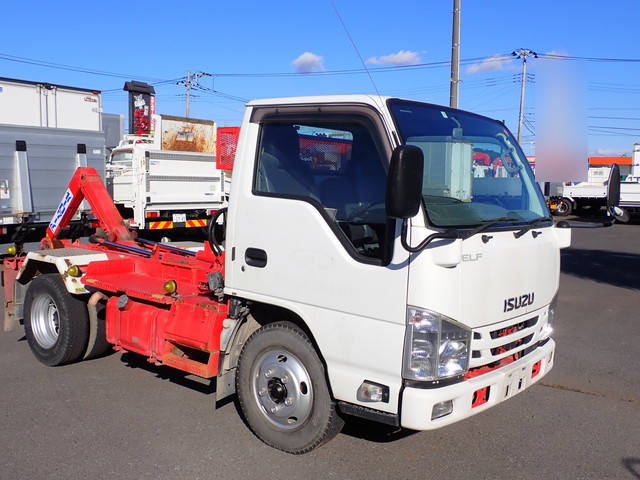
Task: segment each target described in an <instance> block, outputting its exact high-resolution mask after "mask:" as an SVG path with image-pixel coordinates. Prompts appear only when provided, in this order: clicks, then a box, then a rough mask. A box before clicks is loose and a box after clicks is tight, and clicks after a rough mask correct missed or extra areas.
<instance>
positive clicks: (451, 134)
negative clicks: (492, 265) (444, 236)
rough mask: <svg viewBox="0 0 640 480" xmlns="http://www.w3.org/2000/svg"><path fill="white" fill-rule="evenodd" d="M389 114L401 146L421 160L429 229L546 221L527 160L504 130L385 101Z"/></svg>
mask: <svg viewBox="0 0 640 480" xmlns="http://www.w3.org/2000/svg"><path fill="white" fill-rule="evenodd" d="M389 108H390V110H391V113H392V115H393V117H394V119H395V122H396V125H397V128H398V131H399V133H400V135H401V137H402V141H403V142H404V143H405V144H407V145H415V146H417V147H419V148H420V149H421V150H422V152H423V154H424V174H423V179H422V195H423V198H424V205H425V208H426V214H427V217H428V220H429V222H430V223H431V224H433V225H435V226H439V227H465V226H473V225H478V224H481V223H483V222H489V221H496V220H498V221H499V222H500V223H505V224H509V223H515V224H518V223H523V222H527V221H530V220H532V219H534V218H539V217H546V216H548V215H549V213H548V210H547V207H546V204H545V202H544V199H543V197H542V194H541V192H540V189H539V188H538V186H537V184H536V183H535V180H534V177H533V173H532V172H531V168H530V167H529V164H528V162H527V159H526V157H525V156H524V154H523V153H522V150H521V149H520V147H519V146H518V144H517V142H516V140H515V139H514V138H513V136H512V135H511V133H510V132H509V130H507V128H506V127H505V126H504V125H503V124H501V123H499V122H497V121H495V120H491V119H489V118H486V117H481V116H478V115H475V114H471V113H467V112H462V111H459V110H454V109H450V108H446V107H440V106H436V105H428V104H424V103H417V102H409V101H404V100H395V99H394V100H389Z"/></svg>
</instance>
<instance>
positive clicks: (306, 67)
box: [291, 52, 324, 73]
mask: <svg viewBox="0 0 640 480" xmlns="http://www.w3.org/2000/svg"><path fill="white" fill-rule="evenodd" d="M322 62H324V58H323V57H321V56H320V55H316V54H315V53H311V52H304V53H303V54H302V55H300V56H299V57H298V58H296V59H295V60H294V61H293V62H291V65H292V66H293V68H295V70H296V72H298V73H309V72H321V71H323V70H324V64H323V63H322Z"/></svg>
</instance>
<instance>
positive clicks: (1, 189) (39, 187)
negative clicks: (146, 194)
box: [0, 78, 105, 243]
mask: <svg viewBox="0 0 640 480" xmlns="http://www.w3.org/2000/svg"><path fill="white" fill-rule="evenodd" d="M104 163H105V137H104V133H103V131H102V100H101V95H100V92H99V91H97V90H89V89H84V88H76V87H67V86H62V85H54V84H50V83H44V82H31V81H25V80H16V79H9V78H0V243H6V242H8V241H10V240H11V241H16V240H18V241H19V239H18V238H16V235H17V236H25V235H28V234H29V233H31V234H34V233H35V234H37V233H36V232H33V230H42V231H44V227H46V224H47V222H48V221H49V219H50V218H51V216H52V215H53V213H54V212H55V211H56V209H57V208H58V203H59V201H60V197H61V196H62V194H63V193H64V192H65V190H66V188H67V183H68V181H69V176H70V175H72V174H73V172H74V171H75V169H76V168H77V167H82V166H89V167H93V168H95V169H96V170H97V171H98V172H99V173H100V175H104ZM80 212H85V210H84V209H82V208H81V209H80ZM40 236H41V235H40Z"/></svg>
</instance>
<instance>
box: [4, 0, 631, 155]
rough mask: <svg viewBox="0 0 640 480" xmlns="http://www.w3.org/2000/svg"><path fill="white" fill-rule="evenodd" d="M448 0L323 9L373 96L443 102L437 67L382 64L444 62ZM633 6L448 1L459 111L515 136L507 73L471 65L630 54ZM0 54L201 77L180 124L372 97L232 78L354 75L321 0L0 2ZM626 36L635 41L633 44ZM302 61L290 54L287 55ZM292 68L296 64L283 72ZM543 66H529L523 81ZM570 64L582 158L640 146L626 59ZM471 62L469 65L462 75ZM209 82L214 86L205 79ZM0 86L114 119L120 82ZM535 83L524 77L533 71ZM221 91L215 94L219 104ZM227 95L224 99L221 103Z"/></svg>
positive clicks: (335, 84)
mask: <svg viewBox="0 0 640 480" xmlns="http://www.w3.org/2000/svg"><path fill="white" fill-rule="evenodd" d="M452 4H453V1H452V0H422V1H413V0H408V1H402V0H401V1H396V2H389V1H378V0H368V1H359V0H351V1H347V0H335V5H336V7H337V9H338V11H339V12H340V15H341V17H342V19H343V21H344V23H345V24H346V26H347V28H348V30H349V33H350V35H351V37H352V38H353V40H354V41H355V43H356V44H357V46H358V49H359V51H360V54H361V56H362V57H363V59H364V60H365V61H368V63H367V66H368V67H369V68H371V69H372V71H373V73H372V76H373V78H374V80H375V83H376V86H377V89H378V91H379V92H380V93H381V94H383V95H392V96H400V97H405V98H412V99H416V100H423V101H429V102H433V103H439V104H448V101H449V67H448V66H443V67H428V68H426V67H420V66H419V65H418V66H417V67H414V68H402V69H400V70H398V71H393V72H375V69H376V68H380V67H385V66H390V65H406V64H409V65H411V64H423V63H431V62H440V61H447V60H449V59H450V48H451V11H452ZM638 18H640V2H638V1H637V0H620V1H618V2H615V3H611V2H603V1H597V0H588V1H585V0H583V1H577V0H565V1H558V0H555V1H547V0H537V1H529V2H526V1H513V0H511V1H507V0H493V1H480V0H462V21H461V59H463V60H465V59H475V58H477V59H479V60H477V61H474V62H463V63H464V64H463V65H462V66H461V76H462V80H463V81H462V84H461V90H460V108H463V109H466V110H471V111H476V112H478V113H481V114H485V115H488V116H491V117H493V118H497V119H500V120H505V121H506V123H507V126H508V127H509V128H510V129H511V130H512V131H513V132H514V134H515V132H516V130H517V116H518V106H519V95H520V85H519V83H518V81H517V78H514V75H517V74H518V73H519V72H520V67H521V63H520V62H518V61H511V60H503V61H494V62H490V63H485V64H482V59H484V58H488V57H491V56H493V55H497V54H508V53H510V52H512V51H513V50H515V49H518V48H521V47H522V48H529V49H531V50H534V51H536V52H538V53H548V52H556V53H561V54H566V55H571V56H579V57H606V58H639V57H640V51H639V50H638V48H637V47H638V45H639V44H640V42H638V40H637V33H636V32H637V30H638V21H637V19H638ZM3 19H4V21H3V22H2V24H3V25H2V28H1V29H0V54H1V55H13V56H16V57H21V59H25V58H26V59H35V60H39V61H40V60H42V61H47V62H52V63H57V64H66V65H70V66H74V67H82V68H84V69H91V70H100V71H106V72H113V73H118V74H124V75H126V76H127V77H128V78H130V79H137V80H143V81H150V82H151V81H159V80H173V79H178V78H180V77H182V76H184V75H186V71H187V69H191V70H192V71H194V72H199V71H202V72H208V73H213V74H214V77H203V78H201V79H200V80H199V81H200V84H201V85H202V86H204V87H205V88H207V89H214V90H216V91H218V92H221V93H222V94H216V93H213V92H211V91H210V90H209V91H199V92H194V95H195V96H194V97H193V99H192V105H191V116H192V117H198V118H207V119H212V120H215V121H217V122H218V123H219V125H237V124H239V123H240V120H241V115H242V110H243V103H242V101H238V100H237V99H235V97H237V98H239V99H252V98H261V97H272V96H292V95H314V94H335V93H373V92H374V88H373V87H372V85H371V82H370V80H369V78H368V76H367V75H366V74H363V73H357V74H349V75H297V76H273V77H242V76H225V75H223V74H238V73H242V74H245V73H248V74H256V73H295V72H297V71H300V70H303V71H306V70H311V71H325V72H327V71H335V70H345V69H346V70H349V69H362V63H361V61H360V59H359V58H358V55H357V54H356V52H355V50H354V48H353V46H352V45H351V43H350V41H349V39H348V37H347V36H346V34H345V32H344V30H343V28H342V26H341V24H340V21H339V20H338V18H337V16H336V13H335V12H334V10H333V7H332V5H331V3H330V1H328V0H318V1H313V2H308V1H307V2H305V1H288V0H283V1H278V2H273V1H272V2H265V1H236V2H229V1H226V2H215V1H208V2H206V1H191V2H165V1H161V0H160V1H156V2H137V3H136V2H130V1H129V2H121V1H106V0H105V1H102V2H90V1H84V2H59V3H57V4H56V5H55V7H54V6H53V4H52V3H51V2H38V1H31V2H30V1H23V2H5V3H4V5H3ZM634 36H635V37H636V38H634ZM301 56H302V57H301ZM296 59H299V60H298V62H297V63H294V62H295V61H296ZM553 61H554V60H542V59H537V60H536V59H533V60H531V61H530V63H529V73H532V74H536V71H537V70H539V68H540V65H542V64H543V63H548V62H553ZM555 62H560V63H563V64H568V63H571V64H574V66H575V67H576V68H577V69H578V72H579V79H580V80H582V82H583V88H584V89H585V93H586V96H585V115H586V122H585V123H586V124H587V125H588V126H589V127H590V128H589V130H588V132H589V135H588V148H589V152H590V153H594V154H598V153H599V154H619V153H624V152H629V151H630V149H631V144H632V142H634V141H640V75H639V74H640V63H638V62H636V63H630V62H601V61H576V62H573V61H571V62H567V61H562V60H555ZM474 65H475V66H474ZM215 75H219V76H215ZM0 76H4V77H11V78H21V79H27V80H38V81H46V82H51V83H59V84H65V85H73V86H79V87H86V88H95V89H100V90H103V91H107V90H114V91H110V92H106V93H105V94H104V109H105V111H107V112H112V113H122V114H126V111H127V96H126V93H125V92H122V91H120V90H119V89H121V88H122V85H123V83H124V80H125V79H124V78H119V77H112V76H105V75H94V74H87V73H81V72H75V71H68V70H61V69H56V68H48V67H44V66H42V65H30V64H27V63H24V62H13V61H7V60H6V59H2V58H1V57H0ZM534 78H535V75H534ZM537 88H539V85H538V83H537V82H536V81H535V80H534V82H532V83H531V84H528V86H527V99H526V100H527V102H526V113H527V117H526V118H527V125H526V128H525V130H524V137H523V142H522V143H523V146H524V148H525V151H526V152H527V153H528V154H529V153H531V154H532V153H534V152H535V135H534V134H533V132H535V123H536V121H535V120H536V105H537V101H538V98H537V96H536V89H537ZM156 92H157V105H158V108H157V110H158V112H159V113H167V114H174V115H184V88H183V87H179V86H177V85H175V83H174V82H173V81H170V82H166V83H163V84H160V85H158V86H157V87H156ZM225 94H226V95H225ZM229 96H231V97H234V98H230V97H229Z"/></svg>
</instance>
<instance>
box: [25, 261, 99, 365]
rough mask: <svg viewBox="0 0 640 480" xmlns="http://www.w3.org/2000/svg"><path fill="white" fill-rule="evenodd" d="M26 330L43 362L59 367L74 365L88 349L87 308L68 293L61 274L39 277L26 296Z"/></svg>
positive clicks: (30, 343)
mask: <svg viewBox="0 0 640 480" xmlns="http://www.w3.org/2000/svg"><path fill="white" fill-rule="evenodd" d="M24 330H25V335H26V337H27V342H28V343H29V347H30V348H31V351H32V352H33V354H34V355H35V357H36V358H37V359H38V360H39V361H40V362H41V363H43V364H45V365H49V366H56V365H62V364H65V363H69V362H74V361H76V360H78V359H79V358H80V356H81V355H82V354H83V353H84V350H85V348H86V346H87V339H88V337H89V321H88V314H87V305H86V304H85V303H84V302H83V301H82V300H79V299H78V298H76V297H74V296H72V295H71V294H69V292H67V289H66V288H65V286H64V283H63V282H62V279H61V278H60V275H59V274H57V273H55V274H46V275H40V276H38V277H36V278H35V279H33V281H32V282H31V284H30V285H29V288H27V293H26V294H25V297H24Z"/></svg>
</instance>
